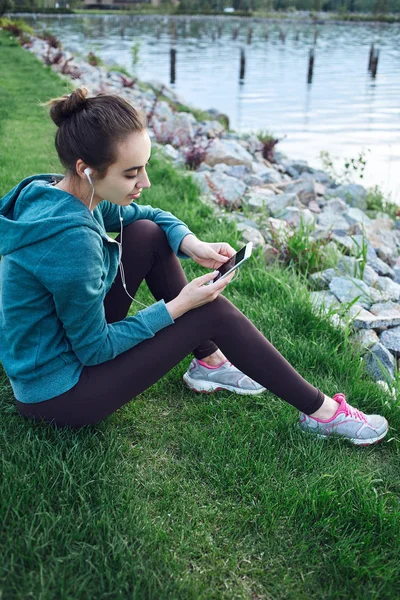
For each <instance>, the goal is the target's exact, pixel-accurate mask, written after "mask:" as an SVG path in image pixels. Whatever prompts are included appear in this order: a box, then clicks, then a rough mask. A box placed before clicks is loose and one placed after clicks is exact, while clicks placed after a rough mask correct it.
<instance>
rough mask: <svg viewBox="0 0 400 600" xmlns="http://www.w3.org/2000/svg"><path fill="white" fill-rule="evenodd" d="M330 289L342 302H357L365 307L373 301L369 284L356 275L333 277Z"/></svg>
mask: <svg viewBox="0 0 400 600" xmlns="http://www.w3.org/2000/svg"><path fill="white" fill-rule="evenodd" d="M329 289H330V290H331V292H332V293H333V294H335V296H336V297H337V298H338V300H340V302H351V301H353V300H354V299H355V298H357V302H358V303H359V304H361V306H363V307H364V308H369V307H370V306H371V304H372V303H373V301H372V299H371V295H370V290H369V288H368V286H367V285H366V284H365V283H364V282H363V281H362V280H361V279H356V278H355V277H333V278H332V280H331V282H330V284H329Z"/></svg>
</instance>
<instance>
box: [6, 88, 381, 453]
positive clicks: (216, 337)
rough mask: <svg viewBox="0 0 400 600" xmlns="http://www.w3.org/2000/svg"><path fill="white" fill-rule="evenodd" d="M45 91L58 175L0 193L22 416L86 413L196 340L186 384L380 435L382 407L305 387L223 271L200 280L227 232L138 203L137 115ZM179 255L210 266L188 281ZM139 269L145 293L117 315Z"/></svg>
mask: <svg viewBox="0 0 400 600" xmlns="http://www.w3.org/2000/svg"><path fill="white" fill-rule="evenodd" d="M48 104H49V105H50V107H51V108H50V115H51V117H52V119H53V121H54V122H55V123H56V125H57V126H58V130H57V134H56V148H57V152H58V155H59V158H60V161H61V163H62V164H63V166H64V167H65V169H66V175H65V176H62V175H60V176H58V175H47V174H43V175H35V176H32V177H28V178H27V179H24V180H23V181H21V182H20V183H19V184H18V185H17V186H16V187H15V188H14V189H12V190H11V191H10V192H9V193H8V194H7V195H6V196H5V197H4V198H3V199H2V200H1V202H0V253H1V255H2V256H3V258H2V261H1V284H2V286H1V307H0V333H1V341H0V360H1V361H2V363H3V366H4V369H5V371H6V373H7V376H8V377H9V379H10V382H11V385H12V388H13V391H14V395H15V399H16V406H17V409H18V411H19V412H20V414H21V415H23V416H24V417H26V418H31V419H43V420H45V421H47V422H50V423H52V424H53V425H55V426H58V427H60V426H70V427H74V428H79V427H82V426H85V425H89V424H93V423H96V422H98V421H100V420H102V419H104V418H105V417H106V416H107V415H109V414H110V413H112V412H114V411H115V410H117V409H118V408H119V407H121V406H122V405H123V404H125V403H127V402H129V401H130V400H132V399H133V398H134V397H135V396H137V395H138V394H140V393H141V392H143V391H144V390H146V389H147V388H148V387H150V386H151V385H153V384H154V383H155V382H156V381H158V380H159V379H161V378H162V377H163V376H164V375H165V374H166V373H168V371H170V370H171V369H172V368H173V367H174V366H175V365H177V364H178V363H179V362H180V361H181V360H182V359H183V358H184V357H185V356H187V355H188V354H190V353H192V352H193V354H194V357H195V358H194V359H193V360H192V362H191V365H190V367H189V369H188V371H187V372H186V373H185V375H184V380H185V382H186V384H187V385H188V386H189V387H190V388H192V389H193V390H195V391H198V392H199V391H200V392H202V391H203V392H209V391H213V390H214V391H215V390H217V389H226V390H230V391H233V392H237V393H238V394H259V393H262V392H263V391H264V390H265V388H267V389H268V390H270V391H271V392H273V393H274V394H275V395H277V396H279V397H280V398H282V399H283V400H285V401H286V402H289V403H290V404H292V405H293V406H294V407H295V408H297V409H298V410H299V411H300V427H301V429H302V430H303V431H305V432H311V433H315V434H316V435H319V436H323V437H327V436H329V435H331V434H332V433H337V434H339V435H341V436H343V437H344V438H346V439H348V440H350V441H351V442H353V443H354V444H359V445H369V444H372V443H375V442H377V441H378V440H380V439H382V438H383V437H384V436H385V435H386V433H387V431H388V424H387V421H386V419H385V418H383V417H381V416H378V415H365V414H364V413H362V412H361V411H359V410H357V409H356V408H353V407H351V406H350V405H349V404H347V403H346V399H345V396H344V394H342V393H337V394H335V396H334V397H333V398H331V397H329V396H326V395H325V394H323V393H322V392H321V391H320V390H319V389H317V388H315V387H313V386H312V385H311V384H310V383H308V382H307V381H306V380H305V379H303V377H301V375H300V374H299V373H297V371H296V370H295V369H294V368H293V367H292V366H291V365H290V364H289V363H288V362H287V361H286V360H285V358H284V357H283V356H282V355H281V354H280V353H279V352H278V350H276V348H275V347H274V346H273V345H272V344H271V343H270V342H269V341H268V340H267V339H266V338H265V337H264V336H263V335H262V334H261V333H260V331H259V330H258V329H257V328H256V327H255V326H254V325H253V324H252V323H251V322H250V321H249V320H248V319H247V318H246V317H245V316H244V315H243V314H242V312H241V311H240V310H238V309H237V308H236V307H235V306H234V305H233V304H232V303H231V302H229V301H228V300H227V299H226V298H224V297H223V296H222V295H221V293H222V292H223V290H224V289H225V287H226V286H227V285H228V283H229V282H230V281H231V279H232V278H233V276H234V275H233V274H232V275H230V276H229V277H227V278H225V279H220V280H218V281H217V282H215V283H210V282H211V280H212V279H214V277H215V272H214V269H216V268H218V267H219V266H221V265H222V264H223V263H224V262H225V261H226V260H228V258H229V257H230V256H232V255H233V254H234V253H235V250H234V249H233V248H232V247H231V246H230V245H229V244H227V243H225V242H214V243H207V242H203V241H201V240H199V239H198V238H197V237H196V235H195V234H194V233H193V232H191V230H190V229H189V228H188V227H187V225H186V224H185V223H183V222H182V221H180V220H179V219H177V218H176V217H174V216H173V215H172V214H171V213H170V212H166V211H163V210H160V209H157V208H152V207H151V206H145V205H140V206H139V205H137V204H136V203H135V200H136V199H137V198H139V196H140V194H141V192H142V190H143V189H145V188H149V187H150V181H149V178H148V175H147V172H146V166H147V163H148V161H149V159H150V151H151V142H150V138H149V135H148V133H147V131H146V121H145V117H144V115H143V114H141V113H140V112H138V111H137V110H135V108H133V107H132V106H131V105H130V104H129V103H128V102H126V101H125V100H123V99H122V98H120V97H118V96H114V95H98V96H95V97H88V94H87V90H86V89H85V88H81V89H77V90H75V91H74V92H73V93H72V94H70V95H69V96H64V97H62V98H58V99H54V100H51V101H50V102H49V103H48ZM118 231H120V234H119V236H118V237H117V238H116V240H113V239H112V238H110V237H109V236H108V235H107V233H106V232H118ZM122 237H123V239H124V242H123V250H122ZM188 258H192V259H193V260H194V261H195V262H197V263H198V264H200V265H202V266H204V267H206V268H209V269H213V271H212V272H208V273H207V274H205V275H203V276H202V277H197V278H196V279H194V280H193V281H191V282H190V283H188V282H187V280H186V278H185V275H184V272H183V269H182V267H181V264H180V261H179V260H178V259H188ZM118 267H120V273H118ZM124 268H125V272H124ZM143 279H145V280H146V283H147V285H148V287H149V289H150V291H151V293H152V295H153V296H154V298H155V300H156V302H155V303H154V304H151V305H150V306H147V307H145V308H143V310H140V311H139V312H138V313H137V314H136V315H135V316H127V314H128V310H129V307H130V305H131V301H132V300H133V299H134V296H135V294H136V292H137V289H138V287H139V285H140V283H141V282H142V281H143Z"/></svg>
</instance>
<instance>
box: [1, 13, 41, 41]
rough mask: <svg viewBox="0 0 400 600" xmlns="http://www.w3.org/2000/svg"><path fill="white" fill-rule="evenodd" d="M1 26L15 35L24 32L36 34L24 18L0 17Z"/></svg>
mask: <svg viewBox="0 0 400 600" xmlns="http://www.w3.org/2000/svg"><path fill="white" fill-rule="evenodd" d="M0 28H1V29H5V30H6V31H9V32H10V33H11V34H12V35H15V37H18V36H21V35H22V34H23V33H29V34H30V35H33V34H34V31H33V29H32V27H30V26H29V25H28V23H25V21H24V20H23V19H14V20H12V19H8V18H7V17H2V18H0Z"/></svg>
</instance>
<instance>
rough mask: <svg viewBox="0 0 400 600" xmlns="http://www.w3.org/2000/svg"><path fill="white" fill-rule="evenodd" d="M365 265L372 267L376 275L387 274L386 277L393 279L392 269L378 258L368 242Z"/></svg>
mask: <svg viewBox="0 0 400 600" xmlns="http://www.w3.org/2000/svg"><path fill="white" fill-rule="evenodd" d="M353 237H354V239H355V238H358V237H361V236H357V235H355V236H353ZM367 265H369V266H370V267H371V268H372V269H374V271H376V272H377V273H378V275H387V276H388V277H391V279H394V277H395V274H394V271H393V269H392V268H391V267H390V266H389V265H387V264H386V263H385V262H383V260H381V259H380V258H378V256H377V255H376V252H375V250H374V249H373V248H372V247H371V245H370V244H368V248H367Z"/></svg>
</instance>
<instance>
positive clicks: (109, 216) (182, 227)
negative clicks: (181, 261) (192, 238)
mask: <svg viewBox="0 0 400 600" xmlns="http://www.w3.org/2000/svg"><path fill="white" fill-rule="evenodd" d="M99 207H100V209H101V212H102V215H103V219H104V228H105V230H106V231H108V232H113V233H119V232H120V222H119V214H118V206H117V205H116V204H113V203H112V202H109V201H108V200H103V202H101V203H100V204H99ZM121 217H122V218H123V225H124V227H126V226H127V225H130V224H131V223H133V222H134V221H138V220H139V219H148V220H149V221H154V223H157V225H159V226H160V227H161V229H163V230H164V232H165V234H166V236H167V238H168V243H169V245H170V246H171V248H172V250H173V251H174V253H175V254H176V256H177V257H178V258H190V257H189V256H188V255H187V254H184V253H183V252H180V251H179V246H180V245H181V243H182V240H183V238H184V237H185V236H186V235H188V234H189V233H191V234H193V235H195V234H194V233H193V232H192V231H190V229H189V228H188V226H187V225H186V224H185V223H184V222H183V221H180V220H179V219H177V218H176V217H175V216H174V215H173V214H172V213H170V212H167V211H165V210H161V209H160V208H153V207H152V206H150V205H147V206H139V205H138V204H136V203H135V202H132V204H129V206H121Z"/></svg>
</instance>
